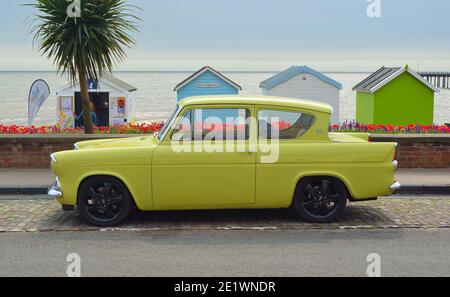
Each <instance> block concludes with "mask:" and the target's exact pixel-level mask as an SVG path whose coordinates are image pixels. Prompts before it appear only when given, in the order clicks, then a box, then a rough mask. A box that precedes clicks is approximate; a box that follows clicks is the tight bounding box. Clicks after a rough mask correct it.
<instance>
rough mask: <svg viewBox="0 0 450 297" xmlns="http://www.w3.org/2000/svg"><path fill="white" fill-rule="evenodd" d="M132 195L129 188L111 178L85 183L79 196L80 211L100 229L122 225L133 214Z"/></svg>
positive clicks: (98, 177) (101, 177)
mask: <svg viewBox="0 0 450 297" xmlns="http://www.w3.org/2000/svg"><path fill="white" fill-rule="evenodd" d="M131 199H132V198H131V195H130V193H129V191H128V189H127V187H126V186H125V185H124V184H123V183H122V182H120V181H119V180H117V179H116V178H113V177H109V176H96V177H92V178H90V179H88V180H87V181H85V182H84V183H83V184H82V186H81V187H80V190H79V194H78V204H77V205H78V209H79V211H80V214H81V216H82V217H83V219H85V220H86V221H87V222H88V223H89V224H91V225H94V226H99V227H108V226H115V225H118V224H120V223H122V222H123V221H124V220H125V219H127V218H128V216H129V215H130V213H131V209H132V202H131Z"/></svg>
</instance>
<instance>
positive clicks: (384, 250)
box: [0, 229, 450, 296]
mask: <svg viewBox="0 0 450 297" xmlns="http://www.w3.org/2000/svg"><path fill="white" fill-rule="evenodd" d="M0 246H1V257H0V267H1V269H0V277H20V276H31V277H35V276H39V277H47V276H53V277H64V276H66V271H67V270H68V268H70V267H71V266H69V265H71V264H72V262H68V260H67V257H68V255H69V254H73V253H76V254H78V255H79V256H80V272H81V276H85V277H90V276H103V277H109V276H115V277H121V276H147V277H164V276H171V277H243V276H245V277H278V276H284V277H288V276H290V277H296V276H309V277H314V276H328V277H336V276H358V277H365V276H367V270H368V268H369V265H370V264H372V263H373V260H371V259H370V258H369V260H370V261H368V256H369V254H373V253H376V254H378V255H379V257H380V258H379V259H380V262H379V263H380V270H379V271H380V273H381V276H384V277H391V276H403V277H412V276H426V277H431V276H435V277H439V276H440V277H442V276H447V277H448V276H450V260H449V257H448V255H449V252H450V250H449V247H450V229H443V230H442V229H434V230H416V229H407V230H405V229H396V230H392V229H389V230H369V231H367V230H283V231H256V232H255V231H233V232H230V231H209V232H199V231H192V232H173V231H172V232H163V231H159V232H150V231H144V232H124V231H120V232H46V233H4V234H0ZM69 259H73V258H69ZM71 261H73V260H71ZM72 269H73V268H72ZM184 281H185V282H188V281H189V280H184ZM274 281H276V280H274ZM167 290H168V291H167V292H168V294H169V295H170V293H169V292H173V289H171V288H167ZM164 291H165V290H164ZM185 295H186V294H185ZM188 295H189V294H187V295H186V296H188ZM194 295H195V296H201V294H200V293H199V294H191V295H190V296H194ZM250 295H251V294H250Z"/></svg>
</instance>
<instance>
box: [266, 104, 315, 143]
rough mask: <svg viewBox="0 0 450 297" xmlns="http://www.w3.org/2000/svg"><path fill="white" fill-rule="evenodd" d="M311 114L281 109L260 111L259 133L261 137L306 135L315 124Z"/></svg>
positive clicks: (285, 137)
mask: <svg viewBox="0 0 450 297" xmlns="http://www.w3.org/2000/svg"><path fill="white" fill-rule="evenodd" d="M313 123H314V117H313V116H312V115H309V114H304V113H301V112H292V111H281V110H270V109H265V110H260V111H259V112H258V135H259V138H260V139H296V138H299V137H301V136H302V135H304V134H305V133H306V132H307V131H308V130H309V129H310V128H311V127H312V125H313Z"/></svg>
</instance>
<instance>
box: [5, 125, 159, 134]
mask: <svg viewBox="0 0 450 297" xmlns="http://www.w3.org/2000/svg"><path fill="white" fill-rule="evenodd" d="M162 125H163V124H162V123H145V124H135V125H132V124H129V125H122V126H114V127H95V128H94V133H95V134H153V133H154V132H156V131H158V130H160V129H161V128H162ZM83 133H84V131H83V129H81V128H74V129H58V128H56V127H55V126H41V127H35V126H31V127H26V126H17V125H11V126H4V125H0V134H10V135H15V134H19V135H20V134H22V135H25V134H83Z"/></svg>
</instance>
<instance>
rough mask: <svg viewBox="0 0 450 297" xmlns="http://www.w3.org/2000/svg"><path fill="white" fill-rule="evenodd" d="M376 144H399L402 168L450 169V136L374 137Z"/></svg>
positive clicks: (399, 157)
mask: <svg viewBox="0 0 450 297" xmlns="http://www.w3.org/2000/svg"><path fill="white" fill-rule="evenodd" d="M372 141H374V142H384V141H387V142H397V143H398V144H399V147H398V150H397V159H398V161H399V166H400V168H450V135H422V136H419V135H373V136H372Z"/></svg>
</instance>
